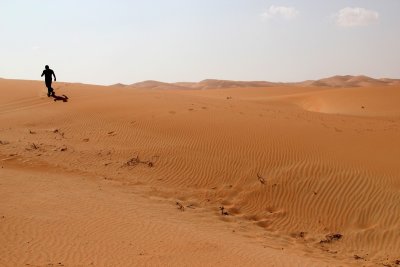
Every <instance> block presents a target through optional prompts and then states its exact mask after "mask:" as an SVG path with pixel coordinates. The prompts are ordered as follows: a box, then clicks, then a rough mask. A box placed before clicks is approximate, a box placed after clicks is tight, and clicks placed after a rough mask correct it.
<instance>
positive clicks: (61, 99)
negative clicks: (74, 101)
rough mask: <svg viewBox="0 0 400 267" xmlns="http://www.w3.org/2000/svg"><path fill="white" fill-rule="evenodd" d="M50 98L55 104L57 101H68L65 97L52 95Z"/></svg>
mask: <svg viewBox="0 0 400 267" xmlns="http://www.w3.org/2000/svg"><path fill="white" fill-rule="evenodd" d="M52 97H53V98H54V101H55V102H57V101H62V102H68V99H69V98H68V96H66V95H62V96H59V95H55V94H53V95H52Z"/></svg>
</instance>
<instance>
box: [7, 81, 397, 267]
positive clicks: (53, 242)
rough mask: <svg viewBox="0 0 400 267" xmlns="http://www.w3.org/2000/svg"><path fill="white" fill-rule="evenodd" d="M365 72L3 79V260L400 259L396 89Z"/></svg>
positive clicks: (374, 262)
mask: <svg viewBox="0 0 400 267" xmlns="http://www.w3.org/2000/svg"><path fill="white" fill-rule="evenodd" d="M359 79H361V78H360V77H359ZM357 82H360V81H359V80H357ZM366 83H368V80H365V81H363V83H362V86H360V87H357V88H343V87H341V86H340V88H336V87H337V86H325V85H324V86H322V87H319V86H316V85H315V84H313V85H309V86H305V85H304V84H301V86H299V85H300V84H297V85H296V86H295V85H284V84H281V85H265V86H266V87H262V86H259V85H260V84H259V83H254V82H253V83H250V84H245V83H235V85H234V87H235V88H224V87H230V84H229V83H227V82H226V81H225V82H222V83H221V82H218V81H214V80H210V81H208V82H207V81H204V82H203V85H201V88H200V87H199V86H198V85H196V84H188V83H180V84H175V86H177V87H178V88H176V87H171V86H170V84H163V85H162V86H161V87H162V88H158V89H157V88H155V89H154V87H152V86H136V87H135V86H123V85H116V86H111V87H105V86H93V85H84V84H68V83H55V86H54V87H55V88H56V93H57V94H58V95H63V94H65V95H67V96H68V97H69V101H68V102H67V103H64V102H62V101H56V102H54V101H53V100H52V99H51V98H48V97H47V96H46V89H45V88H44V84H43V82H37V81H17V80H6V79H4V80H0V167H1V169H0V266H135V265H141V266H143V265H146V266H148V265H156V266H157V265H164V266H382V264H389V265H391V266H396V261H397V260H400V253H399V252H400V220H399V218H400V164H399V163H400V105H399V103H400V86H399V85H396V84H394V85H390V84H389V85H388V84H385V85H382V84H379V85H376V84H371V85H370V86H366ZM154 84H155V85H156V87H158V86H160V85H159V84H158V83H156V82H153V86H154ZM221 84H222V85H221ZM226 84H228V85H227V86H225V85H226ZM367 85H368V84H367ZM165 86H166V87H167V88H165ZM188 86H190V88H191V89H192V90H184V89H183V88H186V89H187V87H188ZM240 86H242V87H240ZM249 86H251V87H249ZM271 86H272V87H271ZM181 87H182V88H181ZM151 88H153V89H151ZM213 88H214V89H213ZM149 89H151V90H149ZM161 89H162V90H161ZM166 89H168V90H166ZM200 89H203V90H200ZM205 89H213V90H205ZM132 159H133V160H132ZM177 202H178V203H179V204H180V205H182V206H183V207H184V210H183V211H182V210H180V209H179V205H177ZM222 206H223V207H224V212H226V214H227V215H221V211H220V209H219V208H220V207H222ZM333 234H340V235H341V238H338V239H337V240H336V239H335V238H329V237H327V235H333Z"/></svg>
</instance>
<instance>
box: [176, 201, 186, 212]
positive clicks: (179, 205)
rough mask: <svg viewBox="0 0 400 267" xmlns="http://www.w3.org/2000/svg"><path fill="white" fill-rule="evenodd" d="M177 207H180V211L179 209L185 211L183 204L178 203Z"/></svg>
mask: <svg viewBox="0 0 400 267" xmlns="http://www.w3.org/2000/svg"><path fill="white" fill-rule="evenodd" d="M176 205H177V206H178V209H179V210H181V211H185V207H184V206H183V205H182V204H181V203H179V202H176Z"/></svg>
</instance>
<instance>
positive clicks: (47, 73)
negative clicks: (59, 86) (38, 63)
mask: <svg viewBox="0 0 400 267" xmlns="http://www.w3.org/2000/svg"><path fill="white" fill-rule="evenodd" d="M43 75H44V81H45V83H46V87H47V91H48V92H47V96H48V97H50V96H54V89H53V88H52V87H51V83H52V82H53V76H54V81H57V78H56V75H55V74H54V71H53V70H52V69H50V68H49V66H48V65H46V66H45V70H44V71H43V73H42V76H41V77H43Z"/></svg>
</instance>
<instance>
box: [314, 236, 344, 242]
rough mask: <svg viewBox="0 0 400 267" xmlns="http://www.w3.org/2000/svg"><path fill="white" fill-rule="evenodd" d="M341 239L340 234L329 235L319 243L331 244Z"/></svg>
mask: <svg viewBox="0 0 400 267" xmlns="http://www.w3.org/2000/svg"><path fill="white" fill-rule="evenodd" d="M342 237H343V235H342V234H330V235H327V236H326V239H324V240H321V241H319V243H320V244H323V243H331V242H333V241H336V240H339V239H341V238H342Z"/></svg>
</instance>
